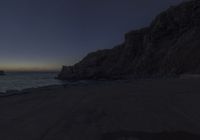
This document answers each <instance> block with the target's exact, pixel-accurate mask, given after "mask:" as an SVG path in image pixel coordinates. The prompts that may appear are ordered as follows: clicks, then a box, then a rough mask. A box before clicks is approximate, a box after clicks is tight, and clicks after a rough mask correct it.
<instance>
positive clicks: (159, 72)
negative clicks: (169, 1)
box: [58, 0, 200, 80]
mask: <svg viewBox="0 0 200 140" xmlns="http://www.w3.org/2000/svg"><path fill="white" fill-rule="evenodd" d="M199 73H200V1H199V0H192V1H189V2H184V3H182V4H180V5H178V6H173V7H170V8H169V9H167V10H166V11H164V12H162V13H161V14H160V15H158V16H157V17H156V18H155V20H154V21H153V22H152V23H151V24H150V26H149V27H146V28H143V29H140V30H135V31H131V32H129V33H127V34H126V35H125V41H124V43H122V44H121V45H118V46H116V47H114V48H113V49H106V50H100V51H97V52H93V53H90V54H88V55H87V56H86V57H85V58H84V59H83V60H81V61H80V62H79V63H77V64H75V65H74V66H64V67H63V69H62V71H61V72H60V74H59V75H58V78H59V79H67V80H80V79H104V78H105V79H116V78H123V77H152V76H171V75H180V74H199Z"/></svg>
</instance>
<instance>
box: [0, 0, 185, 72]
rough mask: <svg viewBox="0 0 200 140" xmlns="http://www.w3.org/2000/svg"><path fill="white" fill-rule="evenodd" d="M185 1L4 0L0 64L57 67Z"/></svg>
mask: <svg viewBox="0 0 200 140" xmlns="http://www.w3.org/2000/svg"><path fill="white" fill-rule="evenodd" d="M181 1H183V0H1V1H0V69H6V70H31V69H34V70H53V69H59V68H60V67H61V66H62V65H64V64H65V65H71V64H74V63H75V62H77V61H78V60H80V59H81V58H82V57H83V56H85V55H86V54H87V53H88V52H90V51H94V50H97V49H103V48H112V47H113V46H115V45H117V44H119V43H121V42H122V41H123V35H124V33H125V32H127V31H130V30H133V29H137V28H141V27H144V26H147V25H149V24H150V22H151V21H152V20H153V18H154V17H155V16H156V15H157V14H159V13H160V12H161V11H163V10H165V9H166V8H168V7H169V6H170V5H174V4H177V3H180V2H181Z"/></svg>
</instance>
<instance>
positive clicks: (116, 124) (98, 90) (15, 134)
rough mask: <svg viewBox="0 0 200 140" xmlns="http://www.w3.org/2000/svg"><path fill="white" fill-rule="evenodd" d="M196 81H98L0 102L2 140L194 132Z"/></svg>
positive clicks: (197, 124)
mask: <svg viewBox="0 0 200 140" xmlns="http://www.w3.org/2000/svg"><path fill="white" fill-rule="evenodd" d="M199 83H200V79H166V80H156V79H155V80H138V81H115V82H100V83H98V84H97V83H96V84H82V85H74V86H49V87H44V88H38V89H30V90H24V91H23V92H24V94H21V95H12V96H5V97H1V98H0V112H1V114H0V130H1V131H0V139H2V140H99V139H103V138H102V136H104V135H105V134H107V133H115V132H116V133H117V132H120V131H124V132H149V133H150V132H155V133H159V132H164V131H167V132H175V131H185V132H191V133H196V134H200V111H199V106H200V103H199V100H200V94H199V93H200V86H199Z"/></svg>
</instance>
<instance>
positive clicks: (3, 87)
mask: <svg viewBox="0 0 200 140" xmlns="http://www.w3.org/2000/svg"><path fill="white" fill-rule="evenodd" d="M57 74H58V73H57V72H8V73H6V75H4V76H0V92H6V91H8V90H22V89H26V88H36V87H41V86H48V85H60V84H62V81H60V80H57V79H55V77H56V76H57Z"/></svg>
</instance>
